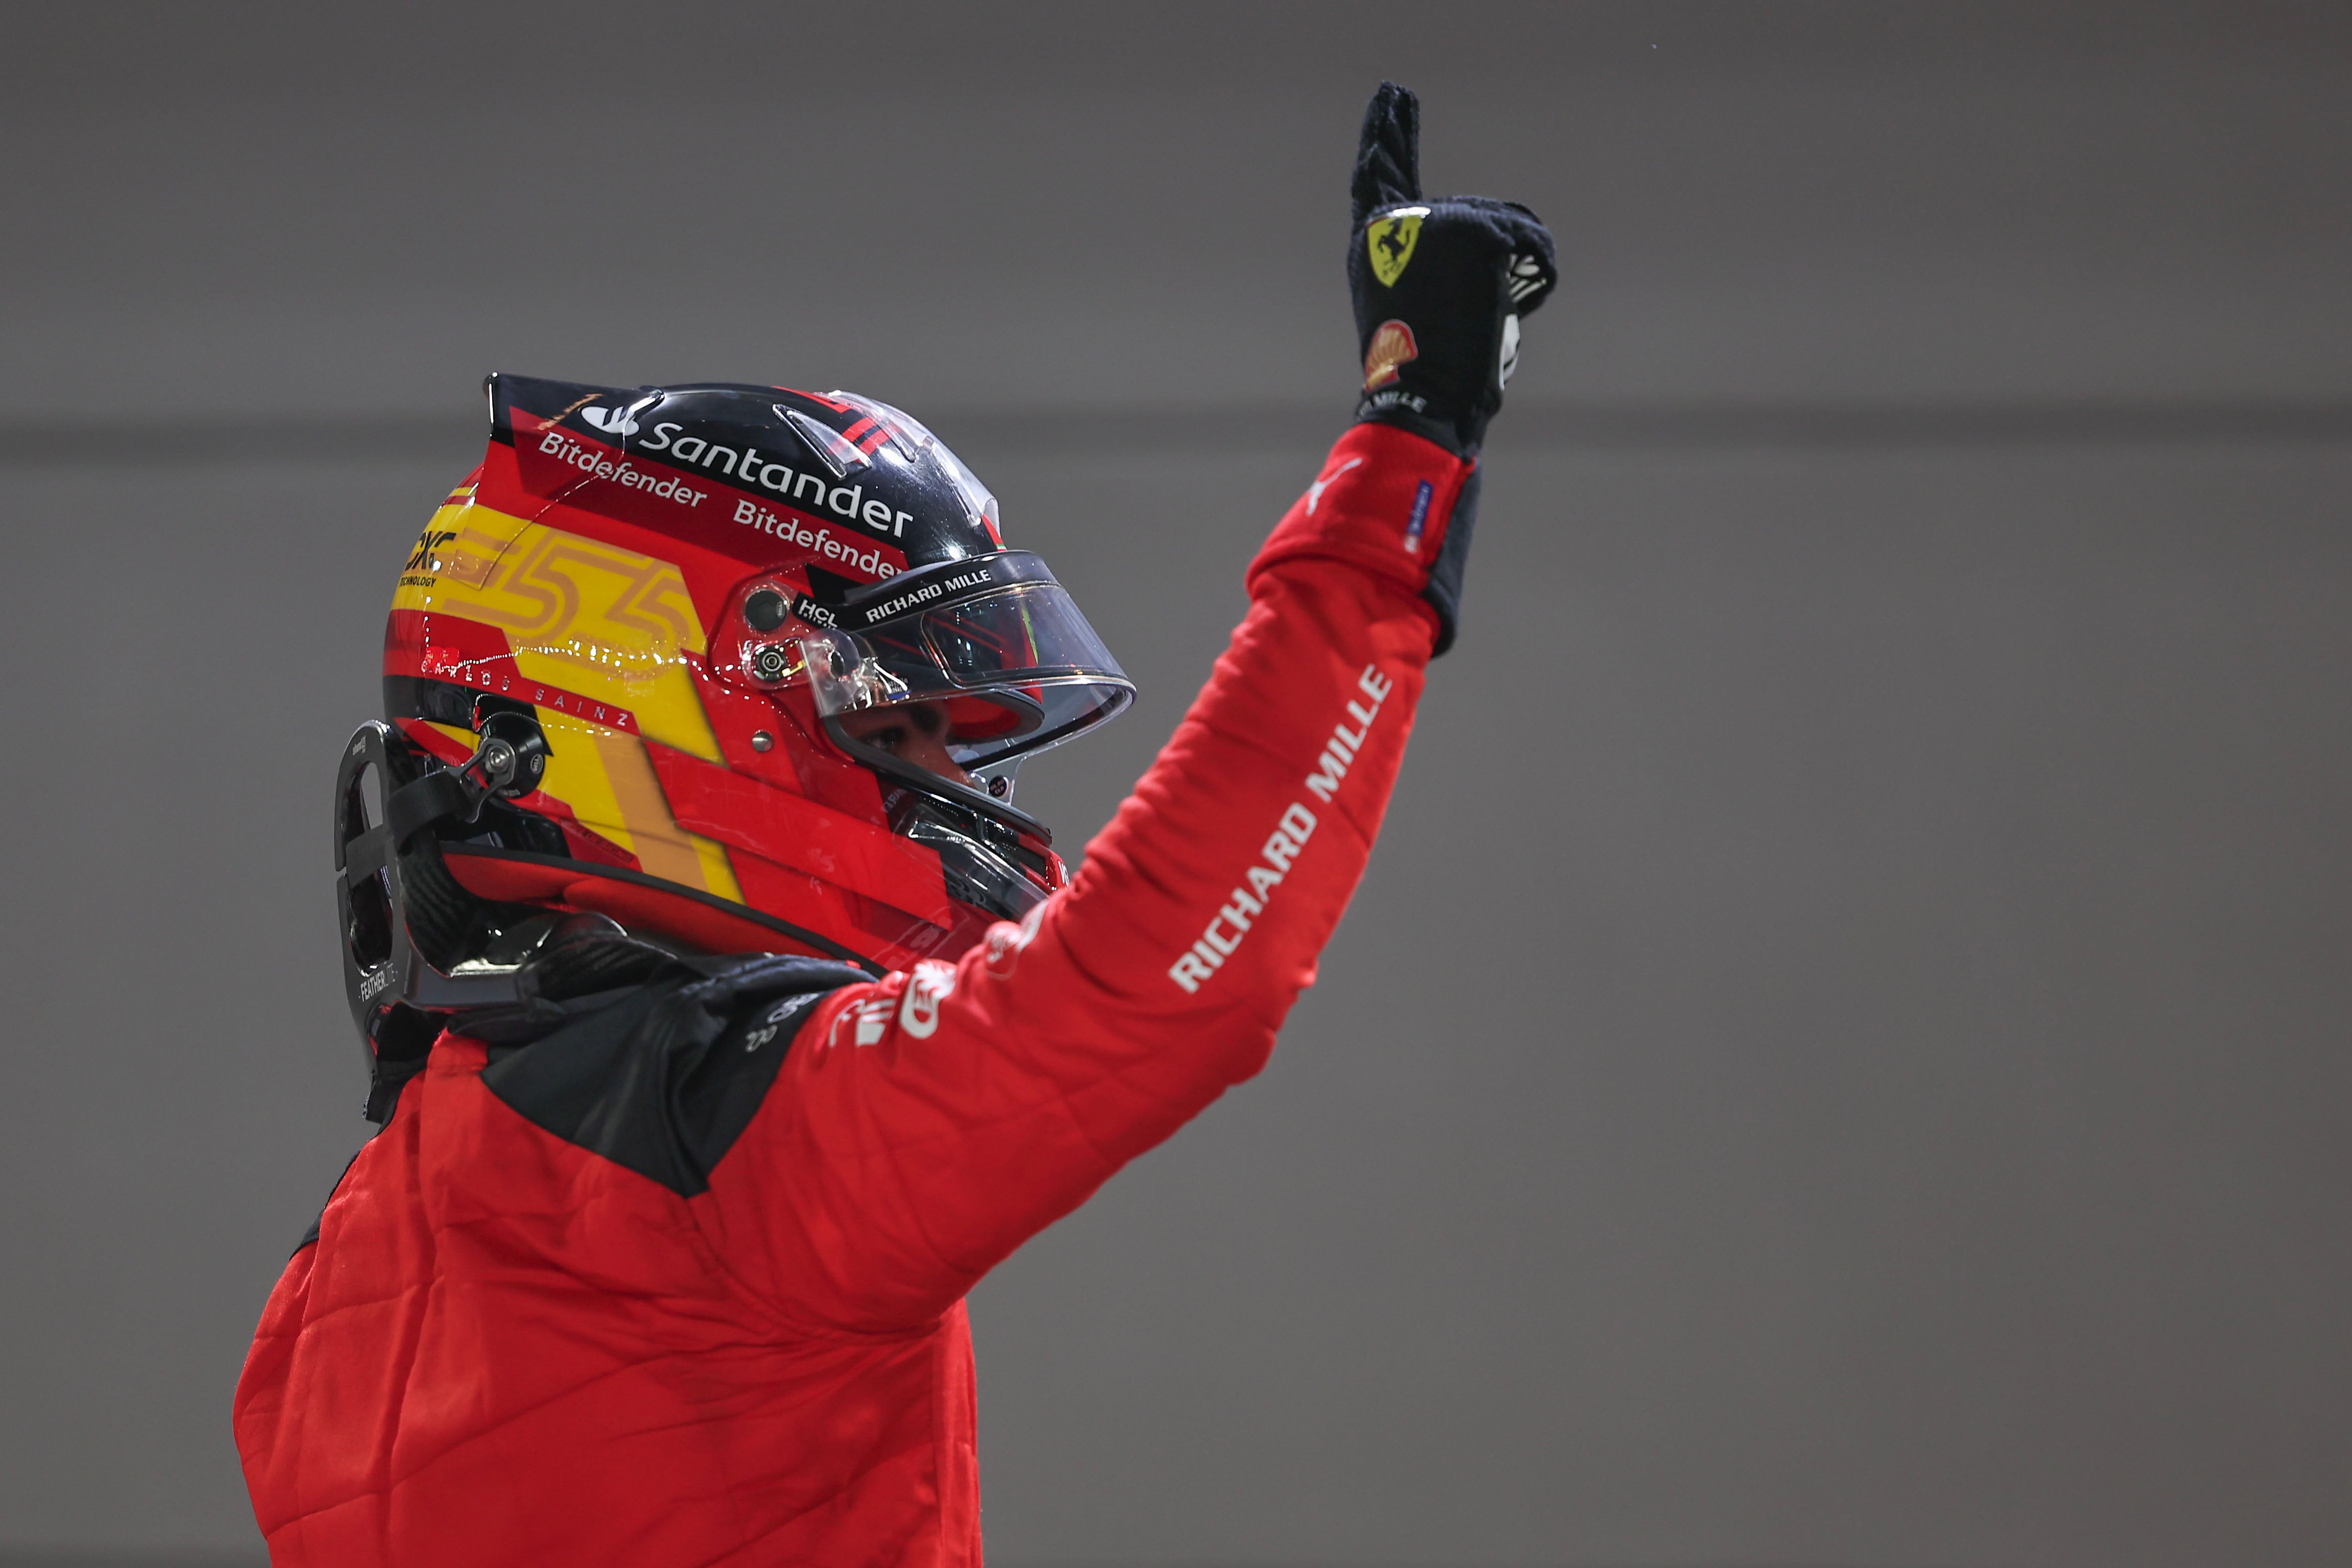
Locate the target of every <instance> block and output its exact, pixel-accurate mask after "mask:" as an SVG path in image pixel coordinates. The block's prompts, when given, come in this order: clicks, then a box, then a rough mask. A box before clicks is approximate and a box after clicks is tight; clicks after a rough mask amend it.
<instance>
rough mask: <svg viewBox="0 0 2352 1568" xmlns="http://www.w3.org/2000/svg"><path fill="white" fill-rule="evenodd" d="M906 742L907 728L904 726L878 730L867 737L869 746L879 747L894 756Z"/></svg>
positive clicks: (894, 725) (892, 726)
mask: <svg viewBox="0 0 2352 1568" xmlns="http://www.w3.org/2000/svg"><path fill="white" fill-rule="evenodd" d="M906 742H907V727H906V726H905V725H903V724H893V725H891V726H889V727H888V728H887V729H883V730H877V731H874V732H873V733H872V734H870V735H868V736H866V744H867V745H869V746H879V747H880V748H881V749H882V750H884V751H886V752H890V753H891V754H892V755H894V756H895V755H897V754H898V748H899V747H900V746H902V745H904V744H906Z"/></svg>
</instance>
